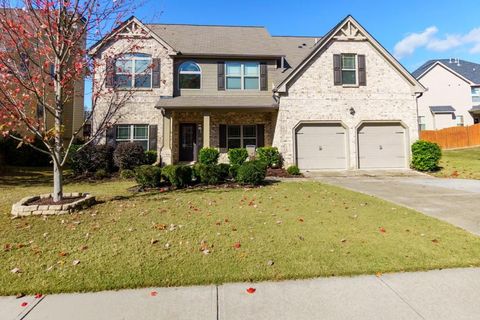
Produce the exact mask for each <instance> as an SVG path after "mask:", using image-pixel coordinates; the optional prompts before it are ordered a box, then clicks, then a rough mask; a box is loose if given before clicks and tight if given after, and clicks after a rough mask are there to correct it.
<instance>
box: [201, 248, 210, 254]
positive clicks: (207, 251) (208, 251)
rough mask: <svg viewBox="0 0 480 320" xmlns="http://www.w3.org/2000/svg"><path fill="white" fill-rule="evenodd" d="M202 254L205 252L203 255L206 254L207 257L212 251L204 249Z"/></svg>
mask: <svg viewBox="0 0 480 320" xmlns="http://www.w3.org/2000/svg"><path fill="white" fill-rule="evenodd" d="M202 252H203V254H204V255H207V254H209V253H210V250H208V249H204V250H202Z"/></svg>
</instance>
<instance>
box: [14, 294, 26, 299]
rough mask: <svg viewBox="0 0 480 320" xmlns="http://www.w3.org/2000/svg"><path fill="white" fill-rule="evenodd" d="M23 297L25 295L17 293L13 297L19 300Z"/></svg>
mask: <svg viewBox="0 0 480 320" xmlns="http://www.w3.org/2000/svg"><path fill="white" fill-rule="evenodd" d="M23 297H25V293H19V294H17V295H16V296H15V298H16V299H20V298H23Z"/></svg>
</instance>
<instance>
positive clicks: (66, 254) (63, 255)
mask: <svg viewBox="0 0 480 320" xmlns="http://www.w3.org/2000/svg"><path fill="white" fill-rule="evenodd" d="M58 255H59V256H60V257H66V256H68V252H64V251H61V252H59V253H58Z"/></svg>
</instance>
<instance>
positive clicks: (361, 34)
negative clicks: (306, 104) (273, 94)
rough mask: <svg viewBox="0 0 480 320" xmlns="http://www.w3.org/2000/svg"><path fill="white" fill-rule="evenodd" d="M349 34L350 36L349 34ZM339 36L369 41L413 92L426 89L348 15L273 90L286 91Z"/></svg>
mask: <svg viewBox="0 0 480 320" xmlns="http://www.w3.org/2000/svg"><path fill="white" fill-rule="evenodd" d="M349 32H350V34H349ZM338 34H340V38H341V39H345V40H349V39H355V38H357V37H358V38H359V39H362V40H367V41H369V42H370V43H371V44H372V45H373V47H374V48H375V49H377V51H379V53H380V54H381V55H383V56H384V58H385V59H386V60H387V61H388V62H390V64H391V65H392V66H393V67H394V68H396V69H397V70H398V72H399V73H400V74H402V75H403V77H404V78H405V79H406V80H407V81H408V82H409V83H410V84H411V85H412V86H413V87H414V91H415V92H425V91H426V88H425V87H424V86H423V85H422V84H421V83H420V82H418V81H417V79H415V77H414V76H412V74H410V72H408V70H407V69H405V67H404V66H403V65H402V64H400V62H398V61H397V60H396V59H395V58H394V57H393V56H392V55H391V54H390V53H389V52H388V51H387V50H386V49H385V48H384V47H383V46H382V45H381V44H380V43H379V42H378V41H377V40H376V39H375V38H374V37H373V36H372V35H370V34H369V33H368V32H367V31H366V30H365V29H364V28H363V27H362V25H360V24H359V23H358V22H357V21H356V20H355V19H354V18H353V17H352V16H351V15H348V16H347V17H346V18H345V19H343V20H342V21H340V22H339V23H338V24H337V25H336V26H335V27H334V28H333V29H331V30H330V31H329V32H328V33H327V34H326V35H325V36H324V37H323V38H322V39H321V40H320V41H318V42H317V43H316V44H315V47H314V48H313V49H312V50H311V52H310V54H309V55H307V56H306V57H305V58H304V59H303V60H302V61H301V62H300V63H299V65H298V66H297V67H296V68H295V69H294V70H292V72H291V73H290V74H289V75H288V76H287V77H286V78H285V79H283V81H282V82H281V83H280V84H279V85H278V86H277V87H276V88H275V89H274V90H275V91H278V92H284V91H286V85H287V84H288V83H289V82H290V81H291V80H292V79H293V78H294V77H295V75H296V74H298V73H299V72H301V71H302V70H303V69H304V68H305V67H306V66H308V63H309V62H310V61H311V60H312V59H313V58H314V57H315V56H316V55H317V54H318V53H319V52H320V51H321V50H322V49H323V48H324V47H325V46H326V45H327V44H328V43H329V42H330V41H331V40H332V39H334V38H335V37H338V36H337V35H338Z"/></svg>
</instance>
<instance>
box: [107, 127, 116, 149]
mask: <svg viewBox="0 0 480 320" xmlns="http://www.w3.org/2000/svg"><path fill="white" fill-rule="evenodd" d="M106 136H107V144H108V145H111V146H115V145H116V144H117V126H111V127H110V128H108V129H107V134H106Z"/></svg>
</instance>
